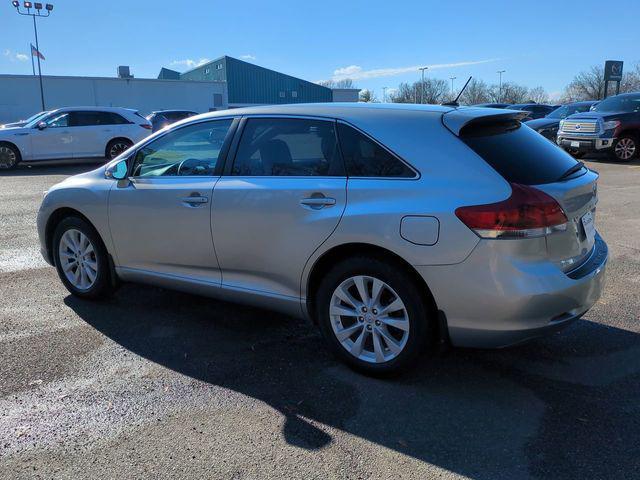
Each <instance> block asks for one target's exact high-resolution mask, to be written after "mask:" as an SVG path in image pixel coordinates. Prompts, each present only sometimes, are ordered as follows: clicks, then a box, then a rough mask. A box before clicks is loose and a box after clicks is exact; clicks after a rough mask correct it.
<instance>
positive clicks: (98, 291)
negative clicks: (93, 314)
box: [52, 217, 112, 299]
mask: <svg viewBox="0 0 640 480" xmlns="http://www.w3.org/2000/svg"><path fill="white" fill-rule="evenodd" d="M71 229H75V230H79V231H80V232H82V233H83V234H84V235H86V236H87V238H88V239H89V240H90V241H91V244H92V245H93V249H94V252H95V253H96V261H97V264H98V274H97V276H96V280H95V282H94V283H93V285H92V286H91V288H90V289H88V290H78V289H77V288H76V287H74V286H73V285H72V284H71V282H69V280H68V279H67V277H66V275H65V273H64V272H63V271H62V265H61V262H60V253H59V247H60V239H61V238H62V235H63V234H64V233H65V232H66V231H68V230H71ZM52 254H53V258H54V261H55V266H56V270H57V271H58V276H59V277H60V280H61V281H62V283H63V284H64V286H65V287H66V289H67V290H69V292H71V293H72V294H73V295H75V296H77V297H80V298H87V299H97V298H102V297H105V296H107V295H108V294H109V293H111V290H112V289H111V282H110V266H109V258H108V254H107V250H106V248H105V247H104V243H103V242H102V239H101V238H100V236H99V235H98V233H97V232H96V231H95V229H94V228H93V227H92V226H91V225H89V224H88V223H87V222H86V221H85V220H83V219H81V218H78V217H67V218H65V219H64V220H62V221H61V222H60V223H59V224H58V226H57V227H56V229H55V232H54V234H53V244H52Z"/></svg>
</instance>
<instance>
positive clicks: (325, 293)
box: [315, 257, 435, 375]
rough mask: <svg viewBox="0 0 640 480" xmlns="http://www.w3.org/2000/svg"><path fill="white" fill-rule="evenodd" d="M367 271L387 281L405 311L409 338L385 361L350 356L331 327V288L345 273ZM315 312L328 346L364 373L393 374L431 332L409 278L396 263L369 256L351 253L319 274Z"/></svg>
mask: <svg viewBox="0 0 640 480" xmlns="http://www.w3.org/2000/svg"><path fill="white" fill-rule="evenodd" d="M356 275H368V276H371V277H376V278H378V279H380V280H382V281H384V282H385V283H387V284H388V285H389V286H390V287H391V288H393V290H395V292H396V293H397V294H398V295H399V296H400V298H401V299H402V301H403V302H404V305H405V307H406V309H407V314H408V315H409V338H408V340H407V344H406V345H405V347H404V349H403V351H402V352H401V353H400V354H399V355H398V356H397V357H395V358H394V359H392V360H390V361H388V362H385V363H380V364H376V363H369V362H365V361H363V360H360V359H358V358H355V357H354V356H352V355H351V354H350V353H349V352H347V351H346V350H345V349H344V347H343V346H342V345H341V344H340V342H339V341H338V339H337V338H336V336H335V334H334V332H333V328H332V327H331V318H330V316H329V305H330V302H331V297H332V295H333V292H334V291H335V289H336V288H337V287H338V285H340V283H342V282H343V281H344V280H346V279H347V278H349V277H352V276H356ZM315 315H316V319H317V321H318V326H319V327H320V331H321V332H322V335H323V337H324V338H325V340H326V341H327V342H328V344H329V346H330V347H331V350H332V351H333V352H334V353H335V354H336V355H337V356H338V357H339V358H340V359H342V360H343V361H344V362H346V363H347V364H348V365H349V366H351V367H352V368H354V369H356V370H358V371H360V372H362V373H365V374H368V375H389V374H397V373H401V372H403V371H405V370H406V369H408V368H409V367H411V366H412V365H413V364H415V362H416V361H417V360H418V358H419V356H420V354H421V353H423V352H424V350H425V347H426V346H427V345H428V344H429V341H430V340H432V339H433V333H434V332H435V319H434V318H432V317H433V316H432V315H431V314H430V313H429V309H428V308H427V305H426V302H425V300H424V292H421V291H420V289H419V287H418V285H416V282H415V281H414V279H413V278H411V276H410V275H409V274H408V273H407V272H406V271H405V270H404V268H402V267H401V266H399V265H396V264H395V263H393V262H386V261H383V260H379V259H376V258H372V257H353V258H350V259H348V260H345V261H343V262H341V263H339V264H337V265H336V266H335V267H333V268H332V269H331V270H330V271H329V272H328V273H327V274H326V275H325V277H324V278H323V280H322V281H321V283H320V286H319V288H318V291H317V294H316V295H315Z"/></svg>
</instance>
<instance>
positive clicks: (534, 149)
mask: <svg viewBox="0 0 640 480" xmlns="http://www.w3.org/2000/svg"><path fill="white" fill-rule="evenodd" d="M460 138H461V139H462V141H463V142H464V143H466V144H467V145H468V146H469V147H471V149H472V150H473V151H474V152H476V153H477V154H478V155H479V156H480V157H482V158H483V159H484V161H485V162H487V163H488V164H489V165H491V167H493V169H494V170H495V171H497V172H498V173H499V174H500V175H502V177H503V178H504V179H505V180H507V181H508V182H514V183H521V184H523V185H541V184H544V183H553V182H557V181H558V180H559V179H560V177H561V176H562V175H563V174H564V173H565V172H566V171H567V170H569V169H570V168H571V167H572V166H574V165H575V164H576V161H575V160H574V159H573V157H571V155H569V154H568V153H566V152H565V151H564V150H562V149H561V148H558V147H557V146H555V145H554V144H553V143H551V142H550V141H549V140H547V139H546V138H544V137H543V136H542V135H540V134H538V133H537V132H535V131H534V130H532V129H531V128H529V127H527V126H525V125H522V124H521V123H520V122H518V121H514V120H509V121H504V122H487V123H477V124H470V125H467V126H466V127H465V128H463V129H462V131H461V132H460Z"/></svg>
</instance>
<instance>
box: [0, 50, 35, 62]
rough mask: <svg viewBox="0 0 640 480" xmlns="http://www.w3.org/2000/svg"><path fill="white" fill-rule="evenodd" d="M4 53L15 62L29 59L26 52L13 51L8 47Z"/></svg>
mask: <svg viewBox="0 0 640 480" xmlns="http://www.w3.org/2000/svg"><path fill="white" fill-rule="evenodd" d="M2 55H4V56H5V57H7V58H8V59H9V61H10V62H15V61H16V60H17V61H18V62H26V61H27V60H29V55H27V54H25V53H18V52H12V51H11V50H9V49H8V48H5V49H4V51H3V52H2Z"/></svg>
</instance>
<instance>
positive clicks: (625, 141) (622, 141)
mask: <svg viewBox="0 0 640 480" xmlns="http://www.w3.org/2000/svg"><path fill="white" fill-rule="evenodd" d="M639 149H640V145H638V137H636V136H635V135H631V134H627V133H624V134H622V135H621V136H620V138H618V139H617V140H616V143H614V145H613V149H612V151H611V153H612V156H613V159H614V160H617V161H618V162H630V161H632V160H635V159H636V158H638V150H639Z"/></svg>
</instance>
